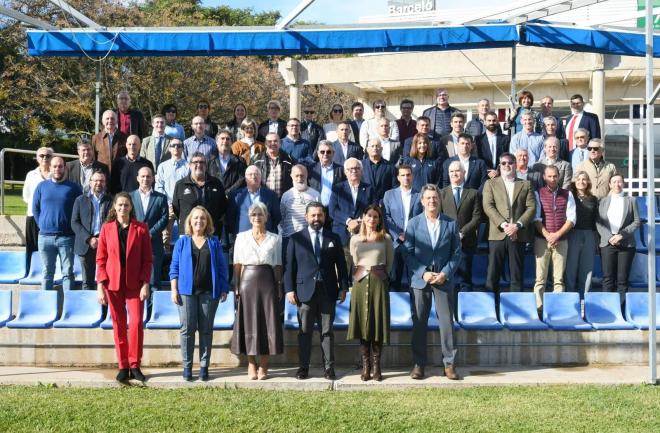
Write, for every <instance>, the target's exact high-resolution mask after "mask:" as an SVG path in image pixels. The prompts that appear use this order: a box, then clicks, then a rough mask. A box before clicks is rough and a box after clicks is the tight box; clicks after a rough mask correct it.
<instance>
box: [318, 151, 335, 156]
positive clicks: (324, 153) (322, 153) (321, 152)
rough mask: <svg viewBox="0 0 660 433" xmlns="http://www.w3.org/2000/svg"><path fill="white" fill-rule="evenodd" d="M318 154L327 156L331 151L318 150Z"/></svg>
mask: <svg viewBox="0 0 660 433" xmlns="http://www.w3.org/2000/svg"><path fill="white" fill-rule="evenodd" d="M319 153H320V154H321V155H327V154H328V153H332V150H319Z"/></svg>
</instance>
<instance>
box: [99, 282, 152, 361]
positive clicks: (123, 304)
mask: <svg viewBox="0 0 660 433" xmlns="http://www.w3.org/2000/svg"><path fill="white" fill-rule="evenodd" d="M105 293H106V296H107V298H108V307H109V308H110V313H111V314H112V332H113V334H114V338H115V351H116V352H117V362H118V363H119V368H139V367H140V360H141V359H142V345H143V342H144V329H143V325H144V324H143V323H142V315H143V313H144V302H143V301H140V292H135V293H126V292H124V291H123V290H118V291H116V292H115V291H110V290H107V289H106V291H105ZM127 309H128V328H129V329H128V332H127V331H126V327H127V324H126V310H127Z"/></svg>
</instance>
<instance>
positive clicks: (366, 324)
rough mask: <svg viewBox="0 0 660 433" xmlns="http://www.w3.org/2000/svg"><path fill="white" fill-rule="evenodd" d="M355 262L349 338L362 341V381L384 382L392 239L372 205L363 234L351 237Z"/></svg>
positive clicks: (363, 219) (362, 226) (388, 334)
mask: <svg viewBox="0 0 660 433" xmlns="http://www.w3.org/2000/svg"><path fill="white" fill-rule="evenodd" d="M350 250H351V256H352V258H353V263H355V273H354V274H353V289H352V291H351V312H350V317H349V321H348V336H347V337H348V339H349V340H353V339H359V340H360V355H361V356H362V374H361V375H360V379H362V380H363V381H364V380H369V379H371V358H372V357H373V379H374V380H377V381H381V380H382V379H383V376H382V374H381V369H380V356H381V351H382V348H383V344H387V343H389V340H390V294H389V281H388V275H389V274H390V271H391V270H392V261H393V257H394V250H393V248H392V238H391V237H390V236H389V235H388V234H387V233H386V231H385V224H384V221H383V212H382V211H381V209H380V207H379V206H377V205H370V206H369V207H367V209H366V210H365V212H364V214H363V215H362V224H361V226H360V232H359V233H358V234H356V235H354V236H353V237H352V238H351V242H350Z"/></svg>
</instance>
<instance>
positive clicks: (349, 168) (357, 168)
mask: <svg viewBox="0 0 660 433" xmlns="http://www.w3.org/2000/svg"><path fill="white" fill-rule="evenodd" d="M360 170H362V169H361V168H360V167H348V168H347V169H346V171H348V172H352V171H360Z"/></svg>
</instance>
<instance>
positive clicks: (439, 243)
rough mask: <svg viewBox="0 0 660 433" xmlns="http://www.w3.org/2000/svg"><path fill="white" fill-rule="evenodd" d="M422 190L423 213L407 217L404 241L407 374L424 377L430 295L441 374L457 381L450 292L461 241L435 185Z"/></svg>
mask: <svg viewBox="0 0 660 433" xmlns="http://www.w3.org/2000/svg"><path fill="white" fill-rule="evenodd" d="M421 193H422V206H423V207H424V213H422V214H420V215H417V216H416V217H414V218H412V219H411V220H410V222H409V223H408V226H407V228H406V236H405V241H404V245H405V246H406V249H407V253H408V254H407V255H406V263H407V264H408V268H409V269H410V275H411V277H410V297H411V299H410V302H411V305H412V316H413V333H412V351H413V358H414V361H415V366H414V368H413V370H412V372H411V374H410V377H412V378H413V379H423V378H424V367H425V366H426V363H427V359H426V352H427V350H426V331H427V329H428V320H429V313H430V311H431V296H433V297H434V298H435V306H436V312H437V315H438V322H439V323H440V342H441V345H442V361H443V364H444V373H445V376H447V378H448V379H451V380H458V378H459V377H458V374H457V373H456V370H455V368H454V357H455V356H456V348H455V346H454V323H453V322H454V319H453V318H454V313H453V311H452V310H453V307H452V305H453V301H452V299H451V296H452V295H451V294H452V292H453V286H454V284H453V278H454V273H455V272H456V270H457V269H458V265H459V263H460V261H461V240H460V237H459V230H458V226H457V224H456V221H454V220H453V219H451V218H449V217H447V216H445V215H442V214H441V213H440V191H439V190H438V187H437V186H435V185H430V184H429V185H425V186H424V187H423V188H422V191H421Z"/></svg>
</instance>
